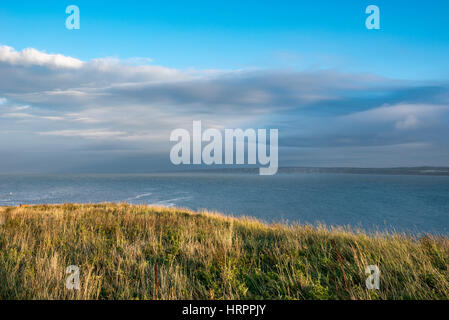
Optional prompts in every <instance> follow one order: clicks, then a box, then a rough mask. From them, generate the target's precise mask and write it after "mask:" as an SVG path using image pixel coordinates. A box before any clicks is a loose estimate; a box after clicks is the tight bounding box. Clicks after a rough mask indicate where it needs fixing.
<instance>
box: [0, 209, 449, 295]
mask: <svg viewBox="0 0 449 320" xmlns="http://www.w3.org/2000/svg"><path fill="white" fill-rule="evenodd" d="M70 265H76V266H78V267H79V270H80V289H79V290H69V289H67V288H66V279H67V277H68V275H67V274H66V273H65V272H66V268H67V266H70ZM368 265H377V266H378V267H379V269H380V272H381V276H380V288H379V290H369V289H367V288H366V285H365V280H366V278H367V276H368V275H366V274H365V269H366V267H367V266H368ZM448 266H449V239H448V238H447V237H431V236H425V237H422V238H413V237H410V236H406V235H402V234H375V235H368V234H365V233H363V232H356V231H350V230H347V229H343V228H326V227H324V226H320V227H313V226H296V225H281V224H272V225H268V224H264V223H261V222H259V221H257V220H255V219H251V218H232V217H227V216H223V215H219V214H216V213H210V212H198V213H196V212H192V211H189V210H185V209H175V208H164V207H150V206H143V205H142V206H134V205H127V204H94V205H82V204H81V205H75V204H65V205H38V206H20V207H0V299H449V270H448Z"/></svg>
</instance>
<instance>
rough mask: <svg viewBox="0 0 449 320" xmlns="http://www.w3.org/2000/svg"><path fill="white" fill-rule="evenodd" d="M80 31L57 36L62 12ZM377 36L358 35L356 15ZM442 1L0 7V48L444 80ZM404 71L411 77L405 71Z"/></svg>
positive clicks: (447, 42)
mask: <svg viewBox="0 0 449 320" xmlns="http://www.w3.org/2000/svg"><path fill="white" fill-rule="evenodd" d="M69 4H76V5H78V6H79V7H80V11H81V20H82V28H81V29H80V30H79V31H76V32H74V31H69V30H66V29H65V28H64V22H65V18H66V15H65V7H66V6H67V5H69ZM369 4H376V5H377V6H379V8H380V10H381V30H378V31H374V30H367V29H366V28H365V24H364V22H365V19H366V17H367V15H366V14H365V8H366V7H367V5H369ZM448 12H449V3H448V2H447V1H435V0H433V1H400V0H393V1H391V0H390V1H374V2H373V1H354V0H346V1H345V0H343V1H323V0H319V1H252V0H249V1H233V0H230V1H133V0H131V1H126V2H124V1H81V0H80V1H75V2H66V1H39V2H35V1H25V2H20V1H8V0H6V1H2V5H1V6H0V39H1V40H2V42H3V43H4V44H8V45H10V46H12V47H14V48H16V49H20V48H25V47H33V48H36V49H40V50H45V51H47V52H57V53H62V54H65V55H70V56H73V57H76V58H79V59H82V60H89V59H92V58H97V57H105V56H115V57H119V58H121V59H126V58H130V57H150V58H152V59H153V60H154V62H155V63H157V64H160V65H165V66H170V67H174V68H190V67H191V68H199V69H205V68H207V69H215V68H219V69H240V68H251V67H253V68H286V67H293V68H298V69H305V68H311V67H313V68H317V67H319V68H339V69H344V70H345V71H355V72H357V71H362V72H375V73H379V74H382V75H384V76H389V77H395V78H405V79H423V78H427V79H433V78H443V77H445V75H446V74H448V72H449V59H447V57H448V56H449V32H448V30H449V20H448V19H447V13H448ZM411 66H413V68H411Z"/></svg>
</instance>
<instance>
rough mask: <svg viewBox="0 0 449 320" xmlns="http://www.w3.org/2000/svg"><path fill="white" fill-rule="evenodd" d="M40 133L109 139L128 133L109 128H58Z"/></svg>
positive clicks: (44, 134)
mask: <svg viewBox="0 0 449 320" xmlns="http://www.w3.org/2000/svg"><path fill="white" fill-rule="evenodd" d="M38 133H39V134H40V135H43V136H60V137H81V138H85V139H109V138H113V137H117V136H123V135H126V132H124V131H112V130H107V129H88V130H57V131H45V132H38Z"/></svg>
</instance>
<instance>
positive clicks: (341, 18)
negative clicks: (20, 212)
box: [0, 0, 449, 173]
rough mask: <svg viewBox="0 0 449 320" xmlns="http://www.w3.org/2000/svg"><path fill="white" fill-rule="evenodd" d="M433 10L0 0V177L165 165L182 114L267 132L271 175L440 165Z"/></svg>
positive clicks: (443, 100)
mask: <svg viewBox="0 0 449 320" xmlns="http://www.w3.org/2000/svg"><path fill="white" fill-rule="evenodd" d="M68 5H77V6H78V7H79V9H80V29H79V30H68V29H67V28H66V26H65V21H66V19H67V17H68V16H69V15H68V14H66V12H65V11H66V7H67V6H68ZM368 5H376V6H378V7H379V9H380V29H379V30H368V29H367V28H366V26H365V20H366V18H367V17H368V16H369V14H366V13H365V9H366V7H367V6H368ZM448 12H449V2H448V1H444V0H442V1H437V0H432V1H400V0H389V1H377V0H373V1H354V0H346V1H344V0H343V1H324V0H317V1H307V2H306V1H260V0H259V1H252V0H247V1H229V0H228V1H145V2H144V1H132V0H129V1H126V2H124V1H71V2H66V1H39V2H37V1H8V0H6V1H5V0H3V1H2V2H1V4H0V173H19V172H151V171H158V170H172V169H174V167H173V165H171V163H170V161H169V151H170V148H171V147H172V144H170V142H169V136H170V132H171V131H172V130H174V129H176V128H186V129H191V127H192V121H193V120H201V121H202V122H203V124H204V126H205V127H208V128H218V129H220V130H223V129H225V128H276V129H278V130H279V162H280V165H281V166H296V165H297V166H357V167H392V166H421V165H432V166H443V165H447V164H448V163H449V161H448V160H449V148H448V146H449V143H448V139H447V137H448V136H449V126H448V124H449V79H448V78H449V77H448V76H449V59H448V58H447V57H449V20H448V19H447V14H448Z"/></svg>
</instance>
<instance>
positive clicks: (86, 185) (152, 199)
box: [0, 172, 449, 236]
mask: <svg viewBox="0 0 449 320" xmlns="http://www.w3.org/2000/svg"><path fill="white" fill-rule="evenodd" d="M101 202H127V203H131V204H148V205H158V206H167V207H175V206H176V207H182V208H189V209H193V210H202V209H206V210H209V211H217V212H220V213H224V214H227V215H232V216H249V217H255V218H258V219H260V220H263V221H265V222H267V223H276V222H282V223H291V224H313V225H319V224H322V225H327V226H329V227H332V226H342V227H348V228H351V229H355V230H360V229H361V230H364V231H367V232H377V231H380V232H401V233H409V234H413V235H423V234H426V233H430V234H434V235H446V236H447V235H449V176H425V175H381V174H379V175H377V174H348V173H335V174H334V173H280V174H277V175H275V176H259V175H257V174H252V173H220V172H218V173H213V172H209V173H197V172H189V173H185V172H180V173H157V174H156V173H155V174H77V175H75V174H74V175H0V206H17V205H21V204H58V203H101Z"/></svg>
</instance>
